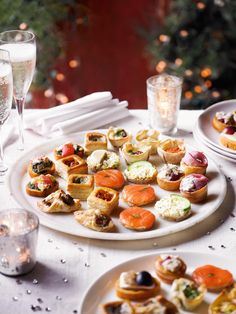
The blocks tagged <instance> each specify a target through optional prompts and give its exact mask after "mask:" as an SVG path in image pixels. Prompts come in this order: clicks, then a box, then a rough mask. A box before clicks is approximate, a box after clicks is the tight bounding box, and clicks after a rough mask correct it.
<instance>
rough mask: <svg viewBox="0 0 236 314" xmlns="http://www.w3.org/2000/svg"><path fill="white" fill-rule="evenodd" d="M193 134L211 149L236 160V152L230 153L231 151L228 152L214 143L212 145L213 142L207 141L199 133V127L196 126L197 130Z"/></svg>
mask: <svg viewBox="0 0 236 314" xmlns="http://www.w3.org/2000/svg"><path fill="white" fill-rule="evenodd" d="M193 134H194V135H195V137H197V138H198V140H199V141H201V142H202V143H203V144H204V145H206V146H207V147H208V148H209V149H212V150H214V152H217V153H218V154H219V155H222V156H225V157H228V158H231V159H233V160H236V155H235V154H232V153H229V152H226V151H224V150H222V149H220V148H218V147H216V146H214V145H212V144H211V143H209V142H207V141H205V139H204V138H203V137H201V135H200V134H199V131H198V128H195V130H194V131H193Z"/></svg>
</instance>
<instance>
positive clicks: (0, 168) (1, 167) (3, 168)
mask: <svg viewBox="0 0 236 314" xmlns="http://www.w3.org/2000/svg"><path fill="white" fill-rule="evenodd" d="M7 170H8V167H7V165H5V164H3V163H0V176H4V175H5V174H6V172H7Z"/></svg>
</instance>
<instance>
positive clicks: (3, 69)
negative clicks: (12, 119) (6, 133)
mask: <svg viewBox="0 0 236 314" xmlns="http://www.w3.org/2000/svg"><path fill="white" fill-rule="evenodd" d="M12 97H13V78H12V67H11V63H10V55H9V52H8V51H6V50H2V49H0V183H1V182H2V179H3V177H4V175H5V173H6V171H7V166H6V164H5V162H4V158H3V147H2V135H1V129H2V126H3V124H4V122H5V121H6V120H7V118H8V117H9V115H10V112H11V106H12Z"/></svg>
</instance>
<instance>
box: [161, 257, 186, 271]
mask: <svg viewBox="0 0 236 314" xmlns="http://www.w3.org/2000/svg"><path fill="white" fill-rule="evenodd" d="M160 257H161V259H162V262H161V266H162V267H163V268H164V269H166V270H168V271H170V272H175V271H176V270H178V269H179V268H180V266H181V261H180V259H179V257H178V256H175V255H167V254H161V255H160Z"/></svg>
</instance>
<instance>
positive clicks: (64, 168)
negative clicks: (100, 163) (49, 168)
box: [56, 155, 88, 180]
mask: <svg viewBox="0 0 236 314" xmlns="http://www.w3.org/2000/svg"><path fill="white" fill-rule="evenodd" d="M56 170H57V173H58V175H59V176H60V177H62V178H63V179H65V180H67V178H68V176H69V175H70V174H80V173H82V174H83V173H88V166H87V163H86V161H84V160H83V159H82V158H81V157H79V156H77V155H71V156H67V157H64V158H61V159H59V160H57V161H56Z"/></svg>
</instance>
